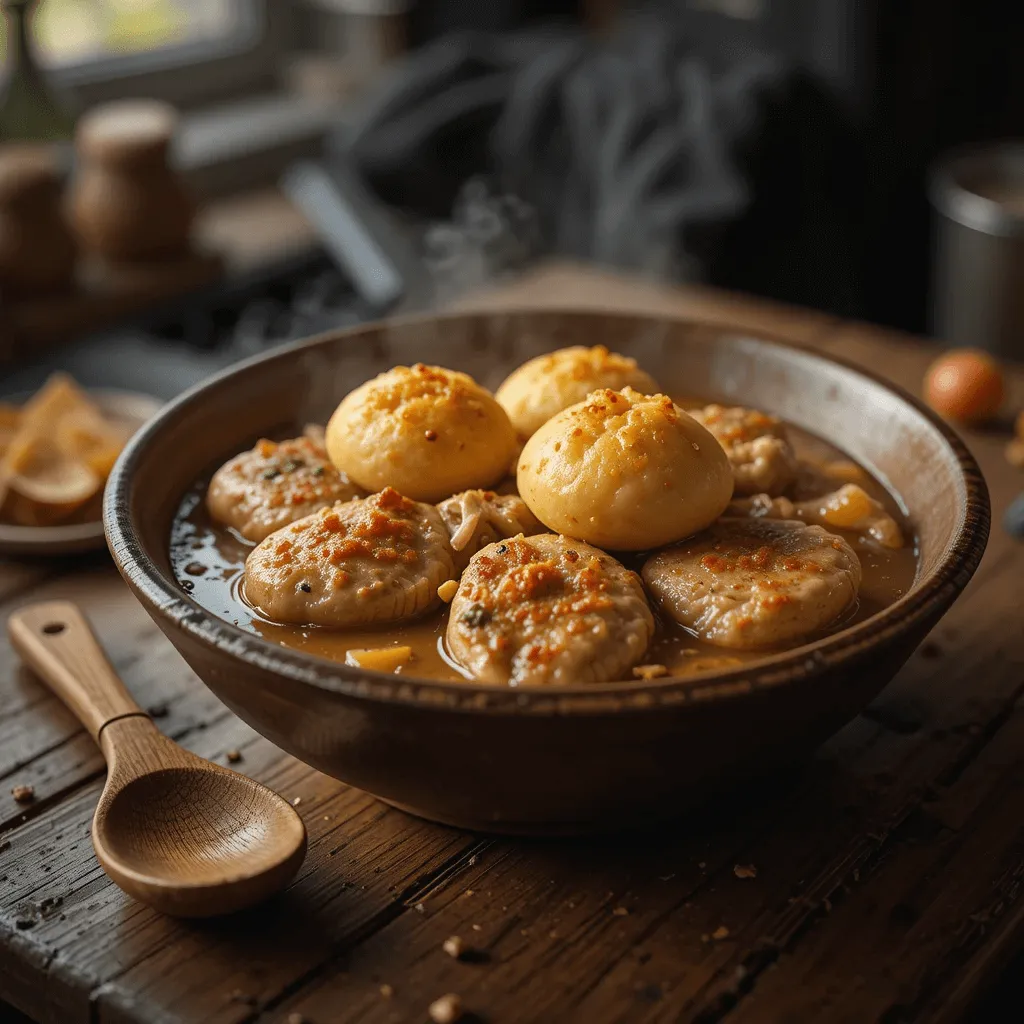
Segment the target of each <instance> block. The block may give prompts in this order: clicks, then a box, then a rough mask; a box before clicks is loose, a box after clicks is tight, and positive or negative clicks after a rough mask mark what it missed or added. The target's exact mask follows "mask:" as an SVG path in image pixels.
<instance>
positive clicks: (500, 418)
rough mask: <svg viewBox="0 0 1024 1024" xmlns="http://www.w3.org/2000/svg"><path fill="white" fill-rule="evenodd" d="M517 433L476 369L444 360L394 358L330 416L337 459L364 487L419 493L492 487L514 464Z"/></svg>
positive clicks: (421, 497)
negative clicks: (449, 365) (449, 366)
mask: <svg viewBox="0 0 1024 1024" xmlns="http://www.w3.org/2000/svg"><path fill="white" fill-rule="evenodd" d="M515 447H516V437H515V431H514V430H513V429H512V424H511V423H509V420H508V416H506V415H505V410H504V409H502V408H501V406H500V405H498V403H497V402H496V401H495V400H494V397H493V396H492V395H491V394H490V393H489V392H488V391H486V390H484V388H482V387H480V385H479V384H477V383H476V381H474V380H473V378H472V377H470V376H468V375H467V374H465V373H457V372H456V371H454V370H446V369H444V368H443V367H440V366H425V365H424V364H423V363H417V364H416V365H414V366H396V367H395V368H394V369H392V370H388V371H387V372H386V373H382V374H380V376H378V377H375V378H374V379H373V380H370V381H367V382H366V383H365V384H363V385H361V386H360V387H358V388H356V389H355V390H354V391H353V392H351V394H349V395H347V396H346V397H345V398H344V399H343V401H342V402H341V404H340V405H339V406H338V408H337V409H336V410H335V412H334V415H333V416H332V417H331V419H330V422H329V423H328V424H327V452H328V454H329V455H330V457H331V461H332V462H333V463H334V464H335V466H337V467H338V468H339V469H340V470H342V471H343V472H345V473H347V474H348V476H349V477H350V478H351V479H352V480H355V481H356V483H358V484H359V485H360V486H361V487H365V488H366V489H367V490H370V491H379V490H382V489H383V488H385V487H393V488H394V489H395V490H397V491H399V492H400V493H401V494H404V495H406V496H407V497H410V498H412V499H414V500H416V501H429V502H437V501H440V500H441V499H443V498H447V497H448V496H449V495H452V494H454V493H456V492H457V491H464V490H468V489H470V488H473V487H490V486H491V485H492V484H494V483H496V482H497V481H498V480H500V479H501V478H502V477H503V476H504V475H505V474H506V472H507V471H508V467H509V464H510V462H511V460H512V457H513V455H514V453H515Z"/></svg>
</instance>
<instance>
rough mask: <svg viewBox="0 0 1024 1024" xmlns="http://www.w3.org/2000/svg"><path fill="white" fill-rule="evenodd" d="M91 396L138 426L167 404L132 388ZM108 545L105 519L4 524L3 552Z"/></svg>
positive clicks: (17, 398)
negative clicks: (55, 523) (58, 523)
mask: <svg viewBox="0 0 1024 1024" xmlns="http://www.w3.org/2000/svg"><path fill="white" fill-rule="evenodd" d="M88 393H89V397H90V398H92V399H93V401H94V402H95V403H96V404H97V405H98V406H99V407H100V409H101V410H102V411H103V414H104V415H105V416H107V417H109V418H110V419H112V420H114V421H115V422H118V423H123V424H125V425H126V426H129V427H132V428H133V429H136V430H137V429H138V428H139V427H141V426H142V424H143V423H145V422H146V420H148V419H149V418H150V417H151V416H154V415H155V414H156V413H157V412H159V410H160V408H161V407H162V406H163V402H161V401H160V400H159V399H157V398H152V397H151V396H149V395H140V394H136V393H135V392H132V391H112V390H109V391H107V390H104V391H100V390H96V391H93V390H89V392H88ZM30 397H31V395H13V396H11V397H7V396H4V397H3V401H9V402H12V403H14V404H16V405H20V404H22V403H24V402H26V401H28V399H29V398H30ZM105 544H106V541H105V539H104V537H103V521H102V520H101V519H96V520H95V521H93V522H88V523H69V524H68V525H66V526H11V525H10V524H8V523H0V554H4V555H51V556H52V555H71V554H78V553H80V552H83V551H94V550H96V549H98V548H102V547H103V546H104V545H105Z"/></svg>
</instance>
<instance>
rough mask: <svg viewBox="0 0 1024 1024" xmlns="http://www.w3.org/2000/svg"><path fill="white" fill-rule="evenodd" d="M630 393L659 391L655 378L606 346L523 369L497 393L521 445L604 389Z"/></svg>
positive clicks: (566, 351)
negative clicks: (629, 390) (563, 412)
mask: <svg viewBox="0 0 1024 1024" xmlns="http://www.w3.org/2000/svg"><path fill="white" fill-rule="evenodd" d="M625 387H631V388H634V389H635V390H637V391H639V392H640V393H641V394H644V395H653V394H655V393H656V392H657V391H659V390H660V389H659V387H658V385H657V383H656V382H655V380H654V378H653V377H652V376H651V375H650V374H649V373H646V372H645V371H643V370H641V369H640V367H638V366H637V365H636V360H635V359H631V358H629V357H628V356H620V355H619V354H618V353H616V352H609V351H608V349H606V348H605V347H604V345H595V346H594V347H593V348H585V347H584V346H583V345H573V346H572V347H571V348H562V349H559V350H558V351H557V352H548V353H547V354H546V355H542V356H537V357H536V358H535V359H531V360H529V361H528V362H525V363H523V365H522V366H520V367H519V368H518V369H517V370H514V371H513V372H512V373H511V374H510V375H509V376H508V377H507V378H506V379H505V381H504V383H502V385H501V387H499V388H498V390H497V391H496V392H495V393H494V397H495V398H496V399H497V400H498V402H499V403H500V404H501V406H502V407H503V408H504V409H505V411H506V412H507V413H508V418H509V419H510V420H511V421H512V426H514V427H515V428H516V433H517V434H518V435H519V438H520V440H521V441H526V440H527V439H529V438H530V437H531V436H532V435H533V434H535V433H536V432H537V431H538V430H540V428H541V427H542V426H543V425H544V424H545V423H547V421H548V420H549V419H551V417H552V416H555V415H557V414H558V413H560V412H561V411H562V410H563V409H568V408H569V406H570V405H575V404H576V403H577V402H582V401H583V400H584V399H585V398H586V397H587V395H589V394H590V393H591V392H593V391H598V390H600V389H602V388H611V389H612V390H613V391H620V390H622V388H625Z"/></svg>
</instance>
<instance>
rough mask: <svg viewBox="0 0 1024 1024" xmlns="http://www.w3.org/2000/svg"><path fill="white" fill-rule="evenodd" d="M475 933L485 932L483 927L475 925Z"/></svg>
mask: <svg viewBox="0 0 1024 1024" xmlns="http://www.w3.org/2000/svg"><path fill="white" fill-rule="evenodd" d="M473 931H475V932H482V931H483V927H482V926H481V925H478V924H475V925H473Z"/></svg>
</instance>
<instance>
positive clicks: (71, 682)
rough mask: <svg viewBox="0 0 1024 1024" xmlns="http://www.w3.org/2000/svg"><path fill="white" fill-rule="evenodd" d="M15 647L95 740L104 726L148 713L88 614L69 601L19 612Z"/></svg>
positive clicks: (10, 629)
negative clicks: (130, 690) (134, 697)
mask: <svg viewBox="0 0 1024 1024" xmlns="http://www.w3.org/2000/svg"><path fill="white" fill-rule="evenodd" d="M7 633H8V635H9V636H10V638H11V645H12V646H13V647H14V649H15V650H16V651H17V652H18V654H19V655H20V656H21V659H22V661H24V662H25V664H26V665H28V666H29V667H30V668H31V669H32V670H33V671H34V672H35V673H36V675H38V676H39V677H40V678H41V679H42V680H43V681H44V682H45V683H46V684H47V686H49V687H50V689H51V690H53V692H54V693H55V694H56V695H57V696H58V697H60V699H61V700H62V701H64V703H65V704H67V706H68V707H69V708H70V709H71V710H72V711H73V712H74V714H75V716H76V717H77V718H78V720H79V721H80V722H81V723H82V724H83V725H84V726H85V727H86V728H87V729H88V730H89V732H90V734H91V735H92V738H93V739H94V740H99V735H100V733H101V732H102V731H103V727H104V726H105V725H109V724H110V723H111V722H113V721H115V720H116V719H119V718H128V717H129V716H132V715H141V716H142V717H148V716H147V715H146V713H145V712H144V711H143V710H142V709H141V708H140V707H139V706H138V704H136V703H135V701H134V700H132V697H131V694H129V693H128V691H127V690H126V689H125V688H124V683H122V682H121V680H120V679H119V678H118V676H117V673H116V672H115V671H114V669H113V667H112V666H111V664H110V662H109V661H107V656H106V655H105V654H104V653H103V651H102V649H101V648H100V645H99V643H98V642H97V640H96V635H95V634H94V633H93V631H92V628H91V627H90V625H89V623H88V621H87V620H86V618H85V616H84V615H83V614H82V613H81V612H80V611H79V610H78V608H77V607H76V606H75V605H73V604H72V603H71V602H70V601H46V602H44V603H41V604H31V605H28V606H26V607H25V608H21V609H19V610H18V611H16V612H15V613H14V614H13V615H12V616H11V617H10V619H8V622H7Z"/></svg>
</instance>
